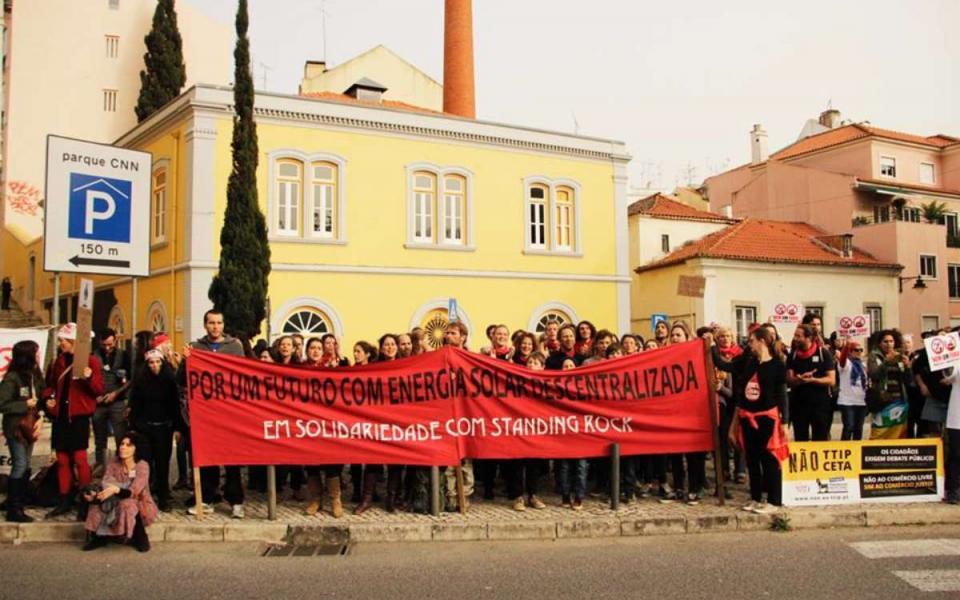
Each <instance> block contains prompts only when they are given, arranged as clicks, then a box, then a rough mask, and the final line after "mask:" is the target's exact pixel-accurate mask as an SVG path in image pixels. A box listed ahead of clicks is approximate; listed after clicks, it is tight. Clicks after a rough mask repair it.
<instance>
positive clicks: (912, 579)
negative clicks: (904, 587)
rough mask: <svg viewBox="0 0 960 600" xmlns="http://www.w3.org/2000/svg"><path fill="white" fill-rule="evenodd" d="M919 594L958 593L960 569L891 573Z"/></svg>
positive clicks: (959, 588) (959, 590)
mask: <svg viewBox="0 0 960 600" xmlns="http://www.w3.org/2000/svg"><path fill="white" fill-rule="evenodd" d="M893 574H894V575H896V576H897V577H899V578H900V579H902V580H904V581H906V582H907V583H909V584H910V585H912V586H913V587H915V588H917V589H918V590H920V591H921V592H960V569H938V570H929V571H893Z"/></svg>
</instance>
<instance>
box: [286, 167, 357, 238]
mask: <svg viewBox="0 0 960 600" xmlns="http://www.w3.org/2000/svg"><path fill="white" fill-rule="evenodd" d="M284 160H291V161H297V162H299V163H300V165H301V167H300V168H301V173H300V187H301V189H300V212H299V219H300V228H299V229H298V230H297V231H296V232H294V231H293V230H291V229H287V230H284V231H280V230H279V228H278V227H277V209H278V203H279V201H280V198H279V196H278V188H277V183H278V175H279V164H280V162H281V161H284ZM322 162H325V163H330V164H332V165H333V166H334V167H336V170H337V173H336V186H337V190H336V196H335V197H334V199H333V201H334V205H335V211H336V218H335V219H334V231H333V235H330V234H325V233H322V232H319V233H318V232H314V230H313V209H314V206H315V202H316V199H315V198H314V195H313V192H314V189H313V187H314V182H313V167H314V165H315V164H316V163H322ZM267 165H268V171H267V172H268V178H269V185H268V187H267V219H268V232H269V239H270V241H274V242H290V243H311V244H337V245H343V244H346V243H347V232H346V203H347V200H346V197H347V196H346V194H347V193H346V184H347V176H346V170H347V160H346V159H345V158H343V157H342V156H340V155H337V154H332V153H329V152H313V153H306V152H301V151H299V150H294V149H290V148H282V149H278V150H274V151H272V152H270V153H268V154H267Z"/></svg>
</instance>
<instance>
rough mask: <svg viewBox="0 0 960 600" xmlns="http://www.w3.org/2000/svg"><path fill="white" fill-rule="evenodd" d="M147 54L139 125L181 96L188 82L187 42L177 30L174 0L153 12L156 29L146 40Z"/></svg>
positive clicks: (163, 1)
mask: <svg viewBox="0 0 960 600" xmlns="http://www.w3.org/2000/svg"><path fill="white" fill-rule="evenodd" d="M143 41H144V43H145V44H146V45H147V52H146V54H144V55H143V64H144V66H145V67H146V68H145V69H144V70H143V71H140V97H139V98H137V106H136V108H135V109H134V111H135V112H136V113H137V121H138V122H139V121H143V120H144V119H146V118H147V117H149V116H150V115H152V114H153V113H154V112H156V111H157V109H159V108H160V107H161V106H163V105H164V104H166V103H167V102H170V101H171V100H173V99H174V98H176V97H177V96H178V95H179V94H180V90H182V89H183V86H184V84H185V83H186V82H187V69H186V67H185V66H184V64H183V41H182V40H181V39H180V30H179V29H177V11H176V9H175V8H174V6H173V0H159V1H158V2H157V8H156V9H155V10H154V11H153V26H152V27H151V28H150V33H148V34H147V35H146V37H144V38H143Z"/></svg>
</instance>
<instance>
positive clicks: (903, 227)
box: [853, 221, 950, 339]
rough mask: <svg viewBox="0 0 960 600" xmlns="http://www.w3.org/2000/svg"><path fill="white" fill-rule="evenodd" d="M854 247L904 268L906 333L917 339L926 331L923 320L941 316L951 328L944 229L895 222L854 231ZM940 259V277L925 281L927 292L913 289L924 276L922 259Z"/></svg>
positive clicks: (902, 314)
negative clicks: (924, 255) (921, 257)
mask: <svg viewBox="0 0 960 600" xmlns="http://www.w3.org/2000/svg"><path fill="white" fill-rule="evenodd" d="M853 234H854V237H853V243H854V245H856V246H858V247H860V248H863V249H864V250H865V251H867V252H869V253H871V254H873V255H874V256H876V257H877V258H879V259H880V260H883V261H889V262H897V263H899V264H901V265H903V266H904V269H903V273H902V276H903V277H907V278H909V279H907V280H905V281H904V282H903V293H902V294H900V325H901V329H902V331H903V332H905V333H912V334H914V336H915V339H919V337H916V336H918V335H919V334H920V332H921V331H922V329H921V327H922V325H921V323H922V317H923V316H924V315H927V316H937V317H938V318H939V320H940V325H941V326H942V325H948V324H949V320H950V302H949V299H948V295H949V293H948V292H949V290H948V288H947V262H948V254H947V246H946V236H945V235H944V230H943V226H942V225H931V224H928V223H905V222H900V221H893V222H889V223H878V224H875V225H867V226H864V227H857V228H855V229H853ZM921 254H927V255H932V256H935V257H936V259H937V277H936V278H935V279H931V278H927V277H924V282H925V283H926V285H927V287H926V289H922V290H915V289H913V283H914V278H916V276H917V275H919V274H920V255H921Z"/></svg>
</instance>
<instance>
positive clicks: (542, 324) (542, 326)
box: [536, 310, 572, 333]
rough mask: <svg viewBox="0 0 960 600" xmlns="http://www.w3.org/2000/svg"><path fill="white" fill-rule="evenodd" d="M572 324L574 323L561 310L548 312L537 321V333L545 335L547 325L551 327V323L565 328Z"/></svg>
mask: <svg viewBox="0 0 960 600" xmlns="http://www.w3.org/2000/svg"><path fill="white" fill-rule="evenodd" d="M571 322H572V321H571V320H570V317H569V316H568V315H567V314H566V313H564V312H562V311H559V310H551V311H547V312H546V313H544V314H543V316H542V317H540V319H539V320H537V327H536V333H543V332H544V331H546V330H547V325H549V324H550V323H556V324H557V325H561V326H563V325H566V324H567V323H571Z"/></svg>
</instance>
